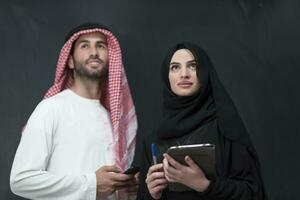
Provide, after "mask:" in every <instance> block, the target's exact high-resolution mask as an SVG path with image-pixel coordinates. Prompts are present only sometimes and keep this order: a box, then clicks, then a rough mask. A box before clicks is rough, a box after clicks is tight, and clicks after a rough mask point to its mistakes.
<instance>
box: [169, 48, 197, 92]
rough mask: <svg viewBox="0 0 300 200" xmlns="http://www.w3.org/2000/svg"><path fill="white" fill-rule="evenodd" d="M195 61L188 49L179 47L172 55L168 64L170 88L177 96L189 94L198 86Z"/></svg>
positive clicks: (195, 90)
mask: <svg viewBox="0 0 300 200" xmlns="http://www.w3.org/2000/svg"><path fill="white" fill-rule="evenodd" d="M196 71H197V63H196V61H195V58H194V56H193V54H192V52H190V51H189V50H188V49H179V50H177V51H176V52H175V53H174V55H173V56H172V59H171V62H170V66H169V81H170V86H171V90H172V91H173V92H174V93H175V94H176V95H178V96H191V95H193V94H195V93H196V92H197V91H198V90H199V88H200V82H199V80H198V77H197V73H196Z"/></svg>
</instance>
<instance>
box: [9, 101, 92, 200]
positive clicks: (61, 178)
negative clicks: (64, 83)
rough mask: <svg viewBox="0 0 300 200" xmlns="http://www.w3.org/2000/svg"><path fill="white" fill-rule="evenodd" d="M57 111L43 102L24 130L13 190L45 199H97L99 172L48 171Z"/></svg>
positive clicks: (16, 157)
mask: <svg viewBox="0 0 300 200" xmlns="http://www.w3.org/2000/svg"><path fill="white" fill-rule="evenodd" d="M54 115H55V113H54V112H53V110H52V111H51V109H49V106H48V104H46V105H44V103H43V102H42V103H40V104H39V105H38V106H37V108H36V109H35V111H34V112H33V113H32V115H31V116H30V118H29V120H28V123H27V125H26V127H25V129H24V131H23V133H22V138H21V141H20V144H19V146H18V149H17V152H16V155H15V158H14V162H13V166H12V170H11V174H10V187H11V190H12V192H13V193H15V194H17V195H19V196H22V197H25V198H29V199H41V200H44V199H45V200H46V199H47V200H52V199H53V200H54V199H55V200H61V199H63V200H69V199H70V200H77V199H84V200H95V199H96V175H95V173H90V174H85V175H78V176H76V175H67V174H66V175H57V174H52V173H50V172H47V169H46V168H47V163H48V161H49V158H50V156H51V151H52V148H53V147H52V146H53V145H52V142H53V132H54V131H53V130H55V123H56V122H55V117H54Z"/></svg>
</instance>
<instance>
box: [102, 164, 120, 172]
mask: <svg viewBox="0 0 300 200" xmlns="http://www.w3.org/2000/svg"><path fill="white" fill-rule="evenodd" d="M100 170H101V171H104V172H115V173H120V172H121V169H120V168H118V167H116V166H115V165H105V166H103V167H101V168H100Z"/></svg>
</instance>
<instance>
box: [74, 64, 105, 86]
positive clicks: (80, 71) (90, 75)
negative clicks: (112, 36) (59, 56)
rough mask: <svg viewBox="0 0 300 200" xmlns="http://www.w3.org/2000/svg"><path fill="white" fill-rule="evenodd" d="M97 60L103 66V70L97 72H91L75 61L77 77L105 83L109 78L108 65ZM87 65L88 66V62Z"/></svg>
mask: <svg viewBox="0 0 300 200" xmlns="http://www.w3.org/2000/svg"><path fill="white" fill-rule="evenodd" d="M95 59H97V60H98V62H99V63H100V64H101V65H102V67H101V68H99V69H95V70H89V69H88V68H87V67H85V66H84V64H82V63H79V62H76V61H75V60H74V66H75V67H74V72H75V73H76V75H78V76H79V77H81V78H82V79H85V80H93V81H99V82H103V81H105V80H106V79H107V77H108V67H107V63H104V62H103V61H102V60H101V59H99V58H95ZM85 64H87V62H86V63H85Z"/></svg>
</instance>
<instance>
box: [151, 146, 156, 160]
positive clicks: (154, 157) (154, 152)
mask: <svg viewBox="0 0 300 200" xmlns="http://www.w3.org/2000/svg"><path fill="white" fill-rule="evenodd" d="M151 153H152V159H153V164H154V165H156V164H157V160H156V145H155V144H154V143H152V144H151Z"/></svg>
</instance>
